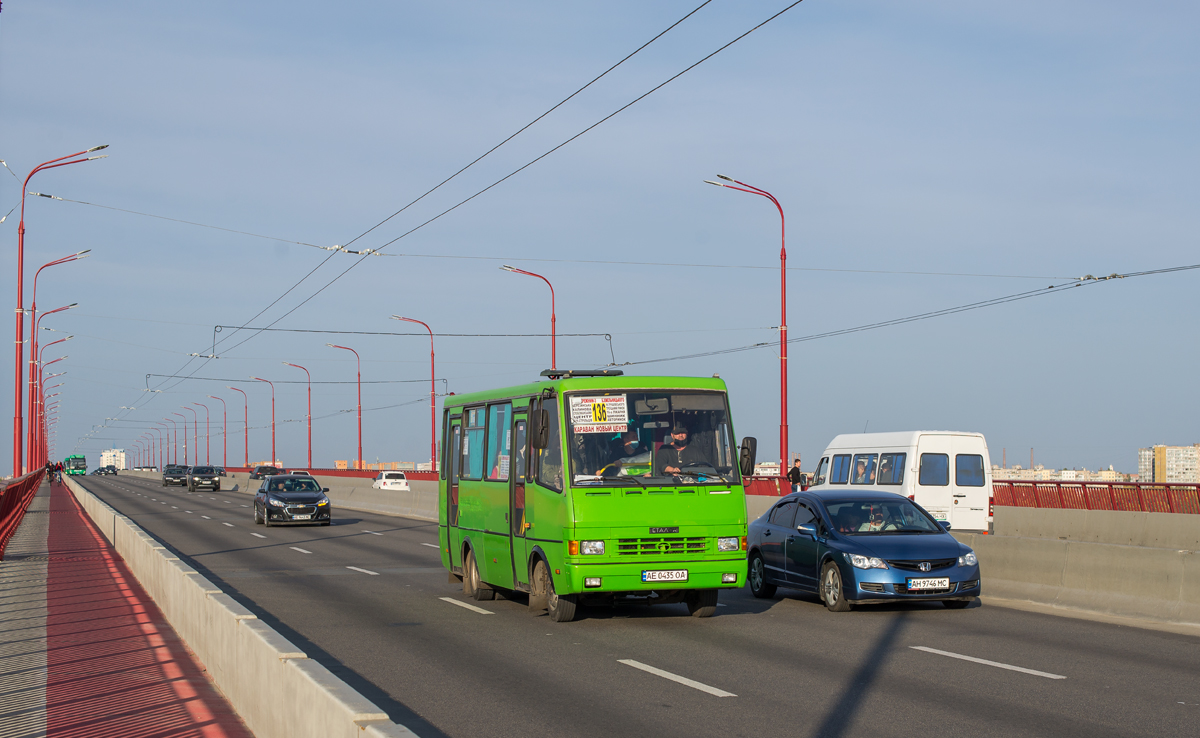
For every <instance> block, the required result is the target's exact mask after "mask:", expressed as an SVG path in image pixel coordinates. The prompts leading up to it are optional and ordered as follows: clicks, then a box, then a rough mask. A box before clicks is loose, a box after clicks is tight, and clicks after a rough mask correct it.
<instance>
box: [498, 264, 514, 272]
mask: <svg viewBox="0 0 1200 738" xmlns="http://www.w3.org/2000/svg"><path fill="white" fill-rule="evenodd" d="M500 268H501V269H502V270H503V271H506V272H515V271H517V269H516V267H510V266H509V265H508V264H505V265H504V266H502V267H500Z"/></svg>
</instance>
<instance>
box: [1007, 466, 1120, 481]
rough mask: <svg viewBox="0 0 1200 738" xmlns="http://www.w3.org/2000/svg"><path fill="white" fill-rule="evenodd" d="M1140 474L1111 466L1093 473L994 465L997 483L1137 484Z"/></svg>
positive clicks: (1086, 470) (1075, 470)
mask: <svg viewBox="0 0 1200 738" xmlns="http://www.w3.org/2000/svg"><path fill="white" fill-rule="evenodd" d="M1139 476H1140V475H1139V474H1125V473H1123V472H1119V471H1116V470H1115V469H1113V467H1112V465H1111V464H1110V465H1109V467H1108V468H1107V469H1099V470H1096V471H1091V470H1089V469H1047V468H1046V467H1044V466H1042V465H1041V464H1037V465H1035V466H1034V467H1033V468H1032V469H1023V468H1021V466H1020V465H1016V466H1010V467H1002V466H999V465H996V464H993V465H992V479H993V480H995V481H998V482H1000V481H1020V482H1136V481H1138V478H1139Z"/></svg>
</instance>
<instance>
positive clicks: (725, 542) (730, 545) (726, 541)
mask: <svg viewBox="0 0 1200 738" xmlns="http://www.w3.org/2000/svg"><path fill="white" fill-rule="evenodd" d="M741 547H742V541H741V539H740V538H737V537H736V536H735V537H730V538H718V539H717V550H718V551H737V550H739V549H740V548H741Z"/></svg>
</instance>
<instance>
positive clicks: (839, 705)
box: [812, 612, 908, 738]
mask: <svg viewBox="0 0 1200 738" xmlns="http://www.w3.org/2000/svg"><path fill="white" fill-rule="evenodd" d="M907 622H908V613H905V612H901V613H899V614H898V615H896V616H895V617H894V618H893V619H892V620H891V622H889V623H888V624H887V627H886V628H884V630H883V632H882V633H880V635H879V637H878V638H877V639H876V640H875V643H874V644H872V645H871V647H870V649H868V651H867V653H866V654H865V655H864V656H863V657H862V663H860V664H859V667H858V669H857V670H856V671H855V672H854V674H853V675H851V677H850V680H849V681H848V682H847V683H846V684H845V685H844V686H843V687H842V692H841V696H840V697H838V698H837V701H835V702H834V703H833V706H832V707H830V708H829V711H828V712H827V713H826V715H825V718H824V719H823V720H822V721H821V724H820V725H819V726H817V729H816V730H814V731H813V733H812V735H813V736H814V738H840V736H842V735H844V734H845V733H846V731H847V730H848V729H849V728H850V726H851V725H852V724H853V722H854V718H855V716H856V715H857V714H858V710H859V708H860V707H861V706H862V702H863V700H865V699H866V697H867V695H868V694H869V693H870V691H871V685H872V684H873V683H874V682H875V679H876V678H877V677H878V676H879V671H880V670H881V669H882V668H883V667H884V665H885V664H886V663H887V659H888V654H889V653H890V652H891V651H892V649H893V648H894V647H895V644H896V641H897V640H898V639H899V638H900V633H901V631H903V630H904V627H905V625H906V624H907Z"/></svg>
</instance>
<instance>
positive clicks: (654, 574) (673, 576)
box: [642, 569, 688, 582]
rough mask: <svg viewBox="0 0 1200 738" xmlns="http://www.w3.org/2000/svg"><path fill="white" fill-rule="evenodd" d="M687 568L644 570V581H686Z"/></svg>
mask: <svg viewBox="0 0 1200 738" xmlns="http://www.w3.org/2000/svg"><path fill="white" fill-rule="evenodd" d="M687 580H688V573H687V569H670V570H667V571H643V572H642V581H643V582H686V581H687Z"/></svg>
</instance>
